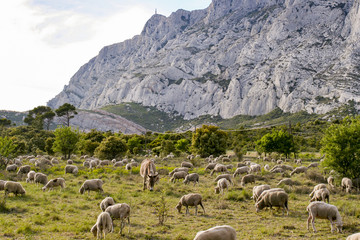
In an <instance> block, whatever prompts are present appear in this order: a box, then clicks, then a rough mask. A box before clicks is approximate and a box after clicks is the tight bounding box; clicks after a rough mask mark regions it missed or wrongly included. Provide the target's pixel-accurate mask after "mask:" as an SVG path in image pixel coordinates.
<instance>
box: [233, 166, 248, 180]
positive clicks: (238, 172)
mask: <svg viewBox="0 0 360 240" xmlns="http://www.w3.org/2000/svg"><path fill="white" fill-rule="evenodd" d="M250 171H251V170H250V168H249V167H248V166H243V167H238V168H237V169H236V170H235V172H234V174H233V177H234V178H235V177H236V176H237V175H241V174H243V173H250Z"/></svg>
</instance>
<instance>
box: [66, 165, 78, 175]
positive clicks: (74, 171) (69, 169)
mask: <svg viewBox="0 0 360 240" xmlns="http://www.w3.org/2000/svg"><path fill="white" fill-rule="evenodd" d="M78 172H79V169H78V167H77V166H75V165H66V166H65V174H66V173H72V174H78Z"/></svg>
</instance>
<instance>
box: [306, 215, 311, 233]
mask: <svg viewBox="0 0 360 240" xmlns="http://www.w3.org/2000/svg"><path fill="white" fill-rule="evenodd" d="M310 221H311V215H310V214H309V217H308V219H307V226H306V229H307V230H309V225H310Z"/></svg>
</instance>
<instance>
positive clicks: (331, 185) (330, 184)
mask: <svg viewBox="0 0 360 240" xmlns="http://www.w3.org/2000/svg"><path fill="white" fill-rule="evenodd" d="M327 183H328V184H329V186H330V187H331V188H335V178H334V177H333V176H329V177H328V178H327Z"/></svg>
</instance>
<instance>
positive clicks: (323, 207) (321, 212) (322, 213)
mask: <svg viewBox="0 0 360 240" xmlns="http://www.w3.org/2000/svg"><path fill="white" fill-rule="evenodd" d="M306 210H307V211H308V212H309V217H308V220H307V229H308V230H309V223H310V221H311V223H312V228H313V230H314V232H316V228H315V224H314V223H315V218H320V219H329V221H330V224H331V232H333V231H334V225H336V228H337V230H338V232H342V226H343V222H342V220H341V216H340V213H339V211H338V209H337V207H336V206H334V205H331V204H328V203H324V202H319V201H316V202H312V203H310V204H309V205H308V206H307V208H306Z"/></svg>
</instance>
